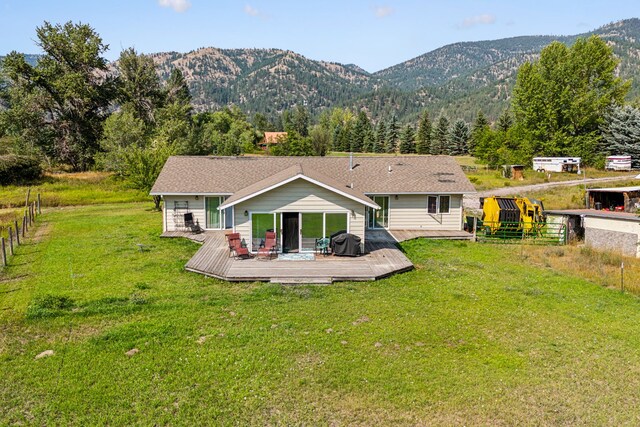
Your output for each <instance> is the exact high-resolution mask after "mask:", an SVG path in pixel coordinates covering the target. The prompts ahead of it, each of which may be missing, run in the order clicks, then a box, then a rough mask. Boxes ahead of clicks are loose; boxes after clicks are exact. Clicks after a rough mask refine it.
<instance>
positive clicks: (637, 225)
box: [545, 209, 640, 257]
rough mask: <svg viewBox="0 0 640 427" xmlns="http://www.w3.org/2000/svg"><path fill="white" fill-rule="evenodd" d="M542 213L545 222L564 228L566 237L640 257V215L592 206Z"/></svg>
mask: <svg viewBox="0 0 640 427" xmlns="http://www.w3.org/2000/svg"><path fill="white" fill-rule="evenodd" d="M545 214H546V215H547V223H555V224H562V225H564V227H566V231H567V232H566V236H567V240H575V241H584V243H585V245H587V246H590V247H592V248H595V249H600V250H608V251H614V252H618V253H621V254H622V255H625V256H632V257H640V217H638V215H636V214H632V213H629V212H620V211H618V212H616V211H605V210H595V209H569V210H550V211H546V212H545Z"/></svg>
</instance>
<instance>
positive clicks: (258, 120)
mask: <svg viewBox="0 0 640 427" xmlns="http://www.w3.org/2000/svg"><path fill="white" fill-rule="evenodd" d="M253 126H255V128H256V129H257V130H259V131H260V132H274V131H275V130H276V128H275V126H274V124H273V123H271V122H270V121H269V119H267V117H266V116H265V115H264V114H262V113H255V114H254V115H253Z"/></svg>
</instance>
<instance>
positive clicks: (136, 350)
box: [125, 348, 140, 357]
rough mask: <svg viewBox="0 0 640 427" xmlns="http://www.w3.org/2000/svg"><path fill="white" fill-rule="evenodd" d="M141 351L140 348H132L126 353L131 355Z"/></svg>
mask: <svg viewBox="0 0 640 427" xmlns="http://www.w3.org/2000/svg"><path fill="white" fill-rule="evenodd" d="M138 352H140V350H138V349H137V348H132V349H131V350H129V351H127V352H126V353H125V354H126V355H127V356H129V357H131V356H133V355H134V354H136V353H138Z"/></svg>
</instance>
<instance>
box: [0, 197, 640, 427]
mask: <svg viewBox="0 0 640 427" xmlns="http://www.w3.org/2000/svg"><path fill="white" fill-rule="evenodd" d="M40 221H42V222H41V223H40V225H39V227H38V229H37V230H36V231H37V233H36V234H35V235H34V239H33V240H32V241H31V242H30V243H29V244H28V245H25V246H22V247H20V248H19V253H18V255H17V256H16V257H15V258H13V259H12V263H13V265H12V266H11V267H10V268H8V269H7V270H6V271H5V272H3V273H0V425H5V424H31V425H43V424H55V425H95V424H108V425H150V424H154V425H167V424H170V425H193V424H211V425H251V424H253V425H265V424H277V425H300V424H306V425H342V424H348V425H389V424H394V425H416V424H418V425H425V424H426V425H428V424H439V425H442V424H444V425H452V424H456V425H459V424H465V425H479V424H483V425H513V424H527V425H529V424H536V425H539V424H546V425H548V424H553V425H557V424H565V425H566V424H572V425H574V424H589V425H593V424H596V425H602V424H609V425H625V424H626V425H637V424H638V423H640V415H639V413H638V410H637V407H638V405H639V404H640V301H639V300H638V298H637V297H635V296H633V295H630V294H622V293H620V292H617V291H615V290H612V289H608V288H606V287H604V286H601V285H600V284H598V283H594V282H589V281H587V280H584V279H582V278H578V277H576V275H575V274H574V273H569V272H566V273H565V272H561V271H559V270H554V268H553V266H552V265H551V264H549V265H546V264H544V262H542V263H541V262H539V261H540V260H544V256H546V257H553V256H555V257H556V258H562V257H561V256H560V255H559V254H557V253H556V254H555V255H554V254H546V255H545V254H541V255H540V256H541V258H540V260H538V259H537V258H535V256H534V255H531V256H524V255H523V254H519V252H516V251H519V250H520V249H519V248H518V247H517V246H516V247H514V246H511V245H506V246H490V245H479V244H473V243H461V242H445V241H439V242H438V241H435V242H430V241H424V240H417V241H410V242H406V243H405V244H403V249H404V250H405V251H406V253H407V255H408V256H409V257H410V258H411V259H412V260H413V262H414V263H415V264H416V270H415V271H412V272H409V273H405V274H402V275H398V276H394V277H392V278H389V279H386V280H381V281H378V282H370V283H340V284H335V285H332V286H324V287H323V286H294V287H283V286H279V285H273V284H266V283H248V284H237V283H233V284H232V283H226V282H222V281H218V280H214V279H207V278H205V277H203V276H200V275H197V274H193V273H188V272H185V271H184V270H183V268H182V267H183V265H184V263H185V262H186V260H187V259H188V258H189V257H190V256H191V255H192V254H193V253H194V252H195V251H196V250H197V248H198V246H197V245H196V244H194V243H191V242H188V241H185V240H180V239H177V240H171V239H160V238H159V237H158V235H159V234H160V231H161V214H159V213H157V212H153V211H152V210H151V204H150V203H147V204H136V203H134V204H119V205H97V206H86V207H80V208H78V207H75V208H57V209H48V210H47V212H46V213H45V215H44V216H43V217H42V218H41V220H40ZM136 243H143V244H145V245H148V246H149V251H147V252H140V251H139V250H138V248H137V246H136ZM556 249H557V248H554V250H556ZM514 252H515V253H514ZM563 255H564V256H565V257H569V255H570V254H569V253H566V254H563ZM635 268H637V266H636V265H635V264H632V265H631V266H630V268H629V270H630V272H629V274H637V273H634V269H635ZM633 277H635V276H633ZM134 348H135V349H138V350H139V352H137V353H135V354H133V355H132V356H127V355H126V354H125V353H126V352H128V351H130V350H132V349H134ZM45 350H53V351H54V354H53V355H52V356H50V357H43V358H40V359H36V358H35V356H36V355H38V354H40V353H41V352H43V351H45Z"/></svg>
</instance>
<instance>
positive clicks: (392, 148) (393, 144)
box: [384, 114, 399, 153]
mask: <svg viewBox="0 0 640 427" xmlns="http://www.w3.org/2000/svg"><path fill="white" fill-rule="evenodd" d="M398 133H399V129H398V119H397V118H396V115H395V114H394V115H393V116H391V121H390V122H389V127H388V129H387V137H386V141H385V145H384V152H385V153H395V152H396V150H397V149H398Z"/></svg>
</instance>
